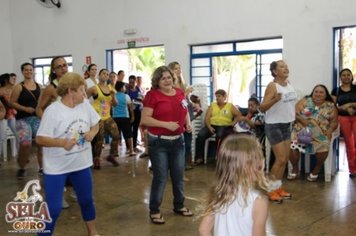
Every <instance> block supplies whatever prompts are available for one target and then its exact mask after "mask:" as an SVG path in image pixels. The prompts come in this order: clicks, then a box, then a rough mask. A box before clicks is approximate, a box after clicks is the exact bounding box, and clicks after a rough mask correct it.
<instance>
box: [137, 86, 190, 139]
mask: <svg viewBox="0 0 356 236" xmlns="http://www.w3.org/2000/svg"><path fill="white" fill-rule="evenodd" d="M175 90H176V95H175V96H167V95H165V94H163V93H162V92H160V91H159V90H157V89H151V90H150V91H149V92H148V93H147V94H146V96H145V99H144V100H143V106H144V107H149V108H152V109H153V114H152V117H153V118H155V119H157V120H160V121H177V122H178V124H179V128H178V129H177V130H175V131H170V130H168V129H165V128H160V127H148V132H150V133H151V134H154V135H179V134H182V133H183V132H184V123H185V119H186V116H187V107H188V102H187V100H186V98H185V95H184V92H183V90H181V89H177V88H176V89H175Z"/></svg>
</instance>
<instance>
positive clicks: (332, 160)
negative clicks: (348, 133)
mask: <svg viewBox="0 0 356 236" xmlns="http://www.w3.org/2000/svg"><path fill="white" fill-rule="evenodd" d="M339 136H340V126H338V127H337V129H336V130H335V131H334V132H333V133H332V137H331V141H330V146H329V152H328V156H327V158H326V160H325V162H324V179H325V182H330V181H331V176H332V175H335V173H336V170H337V166H336V163H337V155H336V150H335V149H334V141H335V140H336V139H337V138H338V137H339ZM312 154H313V153H311V154H304V170H305V172H306V173H309V172H310V155H312ZM300 155H301V157H302V154H300ZM300 166H301V158H300V159H299V169H300ZM292 169H293V167H292V164H291V163H290V162H288V173H292Z"/></svg>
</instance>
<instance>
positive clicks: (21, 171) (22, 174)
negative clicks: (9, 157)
mask: <svg viewBox="0 0 356 236" xmlns="http://www.w3.org/2000/svg"><path fill="white" fill-rule="evenodd" d="M25 174H26V171H25V170H24V169H19V170H18V171H17V174H16V177H17V179H24V178H25Z"/></svg>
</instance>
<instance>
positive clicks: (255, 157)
mask: <svg viewBox="0 0 356 236" xmlns="http://www.w3.org/2000/svg"><path fill="white" fill-rule="evenodd" d="M263 167H264V157H263V154H262V149H261V146H260V143H259V142H258V140H257V139H256V137H255V136H254V135H249V134H236V133H235V134H230V135H229V136H227V137H226V138H225V139H224V140H223V141H222V143H221V146H220V148H219V153H218V158H217V164H216V176H217V178H218V179H217V182H216V184H215V186H214V187H213V188H212V190H211V192H210V196H209V200H208V205H207V209H206V211H205V214H204V215H205V217H204V218H203V220H202V222H201V224H200V227H199V233H200V235H201V236H205V235H211V231H214V235H215V236H235V235H244V236H245V235H254V236H257V235H265V234H266V221H267V216H268V199H267V196H266V195H267V189H268V184H267V180H266V178H265V176H264V172H263ZM213 228H214V229H213Z"/></svg>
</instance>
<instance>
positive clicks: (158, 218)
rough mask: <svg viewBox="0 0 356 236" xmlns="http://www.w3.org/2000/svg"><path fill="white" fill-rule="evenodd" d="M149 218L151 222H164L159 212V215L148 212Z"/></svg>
mask: <svg viewBox="0 0 356 236" xmlns="http://www.w3.org/2000/svg"><path fill="white" fill-rule="evenodd" d="M150 219H151V221H152V223H153V224H156V225H163V224H164V223H166V222H165V221H164V219H163V216H162V215H161V214H159V216H154V215H151V214H150Z"/></svg>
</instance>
